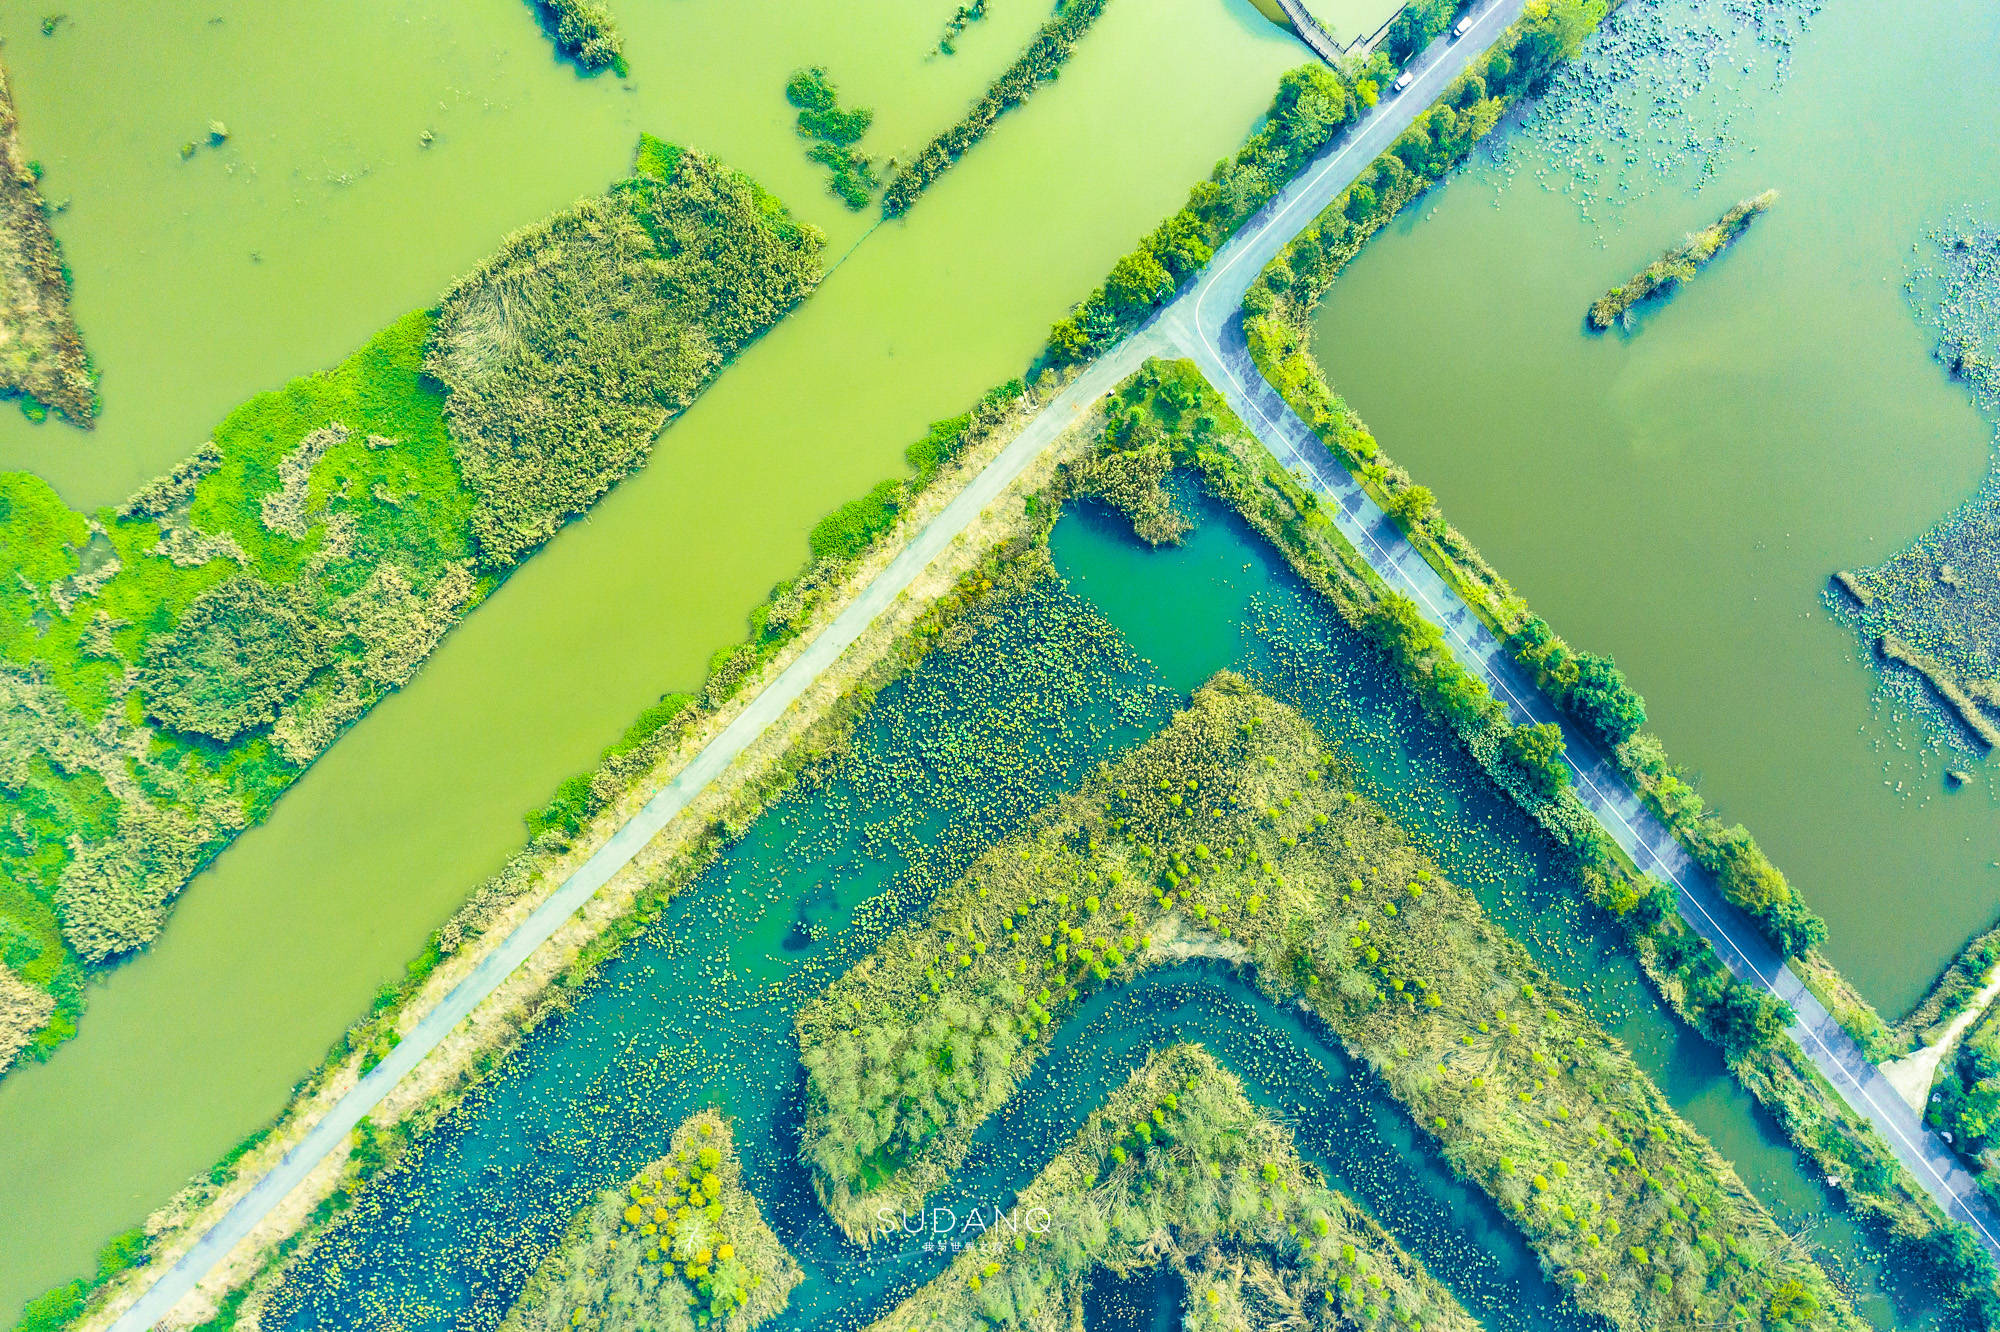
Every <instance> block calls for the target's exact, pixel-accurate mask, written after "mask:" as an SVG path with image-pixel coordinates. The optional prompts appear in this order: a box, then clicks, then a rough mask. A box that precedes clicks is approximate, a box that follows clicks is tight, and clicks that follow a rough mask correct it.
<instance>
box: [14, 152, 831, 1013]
mask: <svg viewBox="0 0 2000 1332" xmlns="http://www.w3.org/2000/svg"><path fill="white" fill-rule="evenodd" d="M639 167H640V169H639V171H638V173H637V174H635V175H634V176H633V177H632V178H630V179H628V180H626V181H624V182H621V183H620V184H619V185H617V186H616V187H615V188H613V189H612V190H611V191H610V192H609V193H607V194H603V195H600V196H597V197H595V198H591V199H586V200H584V201H583V202H582V203H579V204H577V205H576V206H574V207H573V208H570V209H568V210H566V211H564V212H562V213H558V214H556V215H555V216H554V217H551V218H549V219H548V220H547V221H545V222H542V223H539V224H537V225H535V226H533V227H530V228H528V229H526V230H524V231H522V232H520V233H518V234H516V235H515V236H514V237H512V238H511V239H510V240H509V241H508V242H507V243H506V245H505V246H504V247H503V248H502V249H501V250H500V252H499V253H498V254H496V255H495V256H494V257H493V258H492V259H491V260H489V261H488V262H487V263H486V264H484V265H483V266H481V267H480V268H479V269H478V270H477V271H475V272H473V273H471V274H469V275H468V276H466V277H465V278H464V279H462V280H461V281H460V282H459V283H458V284H457V285H456V286H455V287H453V288H452V290H451V291H450V292H449V293H448V294H447V295H446V296H445V298H444V300H443V302H442V303H441V304H440V305H439V306H438V307H437V308H436V309H433V310H420V311H417V312H416V313H413V314H410V315H408V316H406V317H404V318H402V319H400V320H398V321H397V322H396V323H394V324H392V325H390V326H389V328H388V329H386V330H384V331H383V332H382V333H381V334H379V335H378V336H377V337H376V338H375V339H374V340H373V341H371V342H370V343H369V344H368V345H367V346H365V347H364V348H362V349H361V350H360V351H359V352H357V353H355V354H354V355H353V356H351V357H350V358H348V359H347V360H346V361H344V362H342V363H341V364H340V365H338V366H336V367H334V368H333V369H332V370H329V371H326V372H324V373H321V374H317V375H311V376H307V377H305V378H302V379H298V380H294V381H293V382H292V383H291V384H288V385H287V386H285V387H284V388H283V389H281V390H279V391H277V392H275V393H267V394H264V395H263V396H261V397H258V398H255V399H253V400H252V401H250V402H249V403H247V404H245V405H244V406H243V407H241V408H239V409H238V410H237V411H236V412H234V413H233V414H232V415H231V416H230V417H229V418H228V419H227V420H225V421H224V422H223V423H222V425H221V426H220V427H218V428H217V430H216V431H215V434H214V436H213V438H212V439H211V441H210V442H209V443H207V444H205V445H203V446H202V448H201V449H200V450H199V451H197V452H196V453H195V454H194V455H193V456H192V457H190V458H188V459H187V460H186V461H185V462H184V463H182V464H181V465H180V466H179V467H177V468H175V469H174V471H173V472H171V473H170V474H168V475H167V476H164V477H161V478H160V479H159V480H157V481H155V482H153V483H152V484H151V485H149V486H147V487H146V488H145V489H144V490H142V491H141V492H140V493H139V494H137V495H134V496H133V497H132V498H131V499H129V500H128V501H126V502H125V503H124V504H123V505H122V506H120V507H118V508H116V509H107V510H105V511H103V512H101V513H98V514H95V515H88V514H83V513H77V512H75V511H73V510H71V509H69V508H68V507H67V506H66V505H64V504H63V502H62V501H61V499H60V498H59V497H58V496H57V495H56V493H55V492H54V491H53V490H52V489H51V488H50V487H49V486H48V485H46V484H45V483H44V482H42V481H41V480H39V479H38V478H36V477H34V476H30V475H27V474H24V473H6V474H0V562H3V563H4V566H5V569H4V572H5V574H6V577H5V579H4V586H0V792H4V796H5V807H6V812H7V817H6V820H5V822H4V824H0V964H4V965H5V966H7V967H8V968H11V970H12V972H13V973H14V974H15V975H17V976H18V977H19V978H21V979H22V980H25V981H26V982H27V983H29V984H31V985H33V986H35V987H36V988H38V989H41V990H44V991H47V992H49V993H51V994H52V995H54V997H55V999H56V1001H57V1002H56V1005H55V1008H54V1016H53V1017H52V1018H51V1020H50V1021H49V1023H48V1025H46V1026H44V1027H43V1028H42V1029H41V1032H40V1034H39V1035H38V1036H37V1037H35V1039H34V1041H33V1043H32V1044H31V1045H30V1047H29V1048H30V1049H31V1050H45V1049H47V1048H49V1047H51V1046H53V1045H54V1044H55V1043H57V1042H59V1041H60V1040H62V1039H63V1038H64V1037H65V1036H67V1035H68V1034H69V1032H70V1030H72V1024H73V1023H74V1020H75V1017H76V1015H77V1013H78V1011H79V1010H80V1008H81V1006H82V974H83V973H82V971H81V968H80V965H79V964H98V963H103V962H106V961H108V960H110V959H113V958H116V957H118V956H120V955H121V954H125V953H129V952H130V951H132V950H133V949H136V948H139V947H141V946H143V945H144V944H145V943H147V942H148V941H149V940H150V939H152V938H153V936H154V935H155V934H157V933H158V932H159V929H160V927H161V925H162V923H163V922H164V920H165V918H166V913H167V909H168V906H169V904H170V902H171V901H172V899H173V897H174V895H175V894H176V893H178V892H179V891H180V888H181V886H182V885H183V884H184V883H186V882H187V880H188V878H189V876H190V875H192V874H193V873H194V872H195V871H196V870H197V869H198V868H200V866H201V865H202V864H204V863H205V862H206V861H207V860H208V859H209V858H210V857H211V856H213V855H214V854H215V853H216V851H217V850H219V849H220V848H221V847H222V846H223V845H224V844H226V843H227V842H228V841H229V840H230V839H231V838H232V837H234V836H235V835H236V833H237V832H239V831H240V830H242V829H243V828H244V827H246V826H248V825H249V824H252V823H255V822H257V821H258V820H259V819H261V818H263V817H264V815H265V813H266V812H267V811H268V810H269V809H270V807H271V805H272V803H273V802H274V801H275V800H276V799H277V797H278V796H279V794H280V793H281V792H282V791H283V790H284V789H285V788H286V787H287V786H289V785H290V784H291V782H292V781H293V780H295V779H296V778H297V777H298V775H299V773H300V772H301V771H302V770H303V769H304V768H305V767H306V766H307V765H308V764H310V763H311V762H312V761H313V760H314V759H315V758H316V757H317V756H318V755H319V754H320V753H322V752H323V751H324V750H325V749H326V748H327V746H328V745H330V744H331V743H332V742H333V741H334V739H335V738H336V737H337V736H338V735H339V734H340V733H341V731H342V730H344V729H345V728H346V727H347V726H348V725H350V724H351V723H352V722H354V721H355V719H357V718H358V717H360V716H361V715H362V714H363V713H365V712H366V711H367V710H368V709H369V708H370V707H371V706H372V705H373V704H374V703H375V702H376V701H377V700H378V699H380V698H381V697H382V696H383V695H384V694H385V693H387V692H388V691H389V690H391V689H394V688H396V687H397V686H398V685H400V684H402V683H404V682H405V681H407V680H409V679H410V678H411V676H412V675H414V674H415V672H416V670H417V669H418V667H419V666H420V665H421V664H422V662H423V661H424V659H425V657H426V656H427V655H428V654H429V653H430V651H431V650H432V649H433V648H434V647H435V646H436V645H437V643H438V642H439V640H440V639H442V638H443V636H444V635H445V634H446V633H447V632H448V631H449V630H450V629H451V627H452V626H453V625H454V624H456V623H457V622H458V620H459V619H460V618H461V617H462V616H464V615H465V614H466V612H467V611H468V610H470V609H471V608H472V607H473V606H474V605H476V604H477V603H478V602H479V601H480V600H482V599H483V598H484V597H485V596H486V595H488V594H489V593H490V592H491V591H492V589H493V588H494V587H495V586H497V585H498V583H499V581H500V580H501V579H502V578H504V577H505V576H506V574H507V572H508V571H509V570H510V569H512V568H513V567H514V566H515V565H516V564H518V563H519V562H520V561H521V560H522V559H523V558H525V557H526V556H527V555H528V554H529V553H530V552H531V551H533V550H534V549H535V548H536V547H537V546H538V545H540V544H541V543H542V542H543V541H545V540H547V539H548V537H549V536H551V535H552V534H553V533H554V532H555V531H556V530H557V528H559V527H560V526H561V525H562V524H563V523H564V522H565V521H566V520H568V519H569V518H571V517H573V516H575V515H576V514H579V513H582V512H583V511H584V510H586V509H587V508H589V507H590V505H591V504H592V503H594V502H595V501H596V500H597V499H598V498H599V497H600V496H601V495H603V494H604V492H605V491H606V490H608V489H610V488H611V486H613V485H615V484H616V483H617V482H618V481H619V480H621V479H622V478H623V477H625V476H626V475H627V474H628V473H630V472H631V471H632V470H633V469H635V468H636V467H638V466H639V465H640V464H641V463H642V462H643V461H644V460H645V458H646V456H647V454H648V452H649V451H650V450H651V448H652V443H653V439H654V436H655V435H656V434H657V433H658V432H659V430H660V428H661V427H662V426H663V425H665V424H666V422H667V421H668V420H669V419H670V418H671V417H672V416H674V414H675V413H677V412H679V411H680V410H681V409H682V408H683V407H685V406H686V405H687V404H688V403H689V402H690V401H692V400H693V398H694V396H695V395H696V394H697V393H699V392H700V391H701V389H702V387H703V386H704V385H705V384H707V383H708V381H709V380H710V379H711V378H713V376H714V375H715V373H716V372H717V370H718V369H719V368H720V367H721V366H722V365H724V364H725V363H726V362H727V361H728V360H729V358H730V357H731V356H732V355H734V354H735V353H736V351H737V350H738V349H740V348H741V347H742V346H743V345H744V344H745V343H746V342H748V341H749V340H750V339H752V338H754V337H756V336H757V335H758V334H759V333H761V332H762V331H763V330H764V329H766V328H768V327H769V326H770V325H771V324H772V323H773V322H775V321H777V320H778V319H781V318H783V317H784V315H785V314H786V313H787V312H788V311H789V310H791V309H792V307H793V306H795V305H796V304H797V303H798V302H799V301H800V300H802V299H803V298H804V297H805V296H806V294H807V293H809V292H810V291H811V290H812V289H813V287H814V286H815V284H816V283H817V282H818V280H819V276H820V273H821V250H822V242H821V238H820V236H819V234H818V233H817V232H816V231H815V230H814V229H813V228H811V227H808V226H804V225H802V224H800V223H798V222H795V221H793V220H792V219H791V218H790V216H789V215H788V214H787V213H786V211H785V209H784V207H783V206H782V205H781V204H780V203H779V202H778V201H777V200H776V199H774V198H773V197H772V196H771V195H769V194H767V193H765V192H764V191H763V190H762V189H761V188H759V187H758V186H757V185H756V183H755V182H753V181H751V180H750V179H749V178H748V177H746V176H744V175H742V174H740V173H738V172H735V171H731V170H729V169H727V168H725V167H723V166H721V165H719V164H717V163H715V162H713V161H711V160H710V159H708V158H707V157H704V156H703V155H702V154H700V153H698V152H694V151H691V150H682V149H680V148H678V147H675V146H674V145H671V144H666V143H663V142H661V141H659V140H657V139H651V138H650V137H649V138H647V139H646V140H645V141H644V142H643V144H642V147H641V152H640V162H639ZM20 1007H21V1006H20V1005H12V1006H11V1008H12V1009H13V1010H14V1011H16V1012H18V1011H19V1010H20ZM18 1037H19V1032H18V1030H17V1031H15V1032H14V1033H13V1034H12V1035H10V1036H8V1037H6V1038H4V1039H0V1048H5V1047H6V1046H7V1045H8V1044H10V1043H12V1042H15V1041H17V1040H18Z"/></svg>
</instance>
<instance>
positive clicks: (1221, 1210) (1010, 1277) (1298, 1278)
mask: <svg viewBox="0 0 2000 1332" xmlns="http://www.w3.org/2000/svg"><path fill="white" fill-rule="evenodd" d="M1160 1264H1167V1265H1169V1266H1171V1267H1172V1268H1173V1269H1174V1270H1175V1271H1177V1272H1178V1273H1180V1274H1181V1275H1182V1276H1183V1278H1184V1279H1185V1280H1186V1282H1187V1289H1188V1300H1187V1305H1186V1308H1185V1310H1184V1314H1183V1317H1184V1320H1185V1321H1184V1326H1186V1327H1188V1328H1202V1329H1206V1328H1218V1329H1219V1328H1251V1327H1280V1326H1290V1325H1298V1326H1319V1325H1321V1322H1320V1320H1324V1325H1326V1326H1335V1327H1341V1328H1371V1329H1372V1328H1390V1327H1400V1328H1410V1329H1429V1332H1472V1329H1474V1328H1476V1327H1477V1326H1478V1324H1477V1323H1475V1322H1474V1321H1473V1320H1472V1318H1471V1317H1470V1316H1469V1315H1468V1314H1467V1313H1466V1312H1465V1310H1464V1309H1463V1308H1461V1307H1460V1306H1459V1304H1458V1302H1457V1301H1456V1300H1455V1299H1453V1298H1452V1296H1451V1294H1450V1292H1448V1291H1446V1290H1445V1289H1444V1287H1442V1286H1440V1285H1439V1284H1438V1283H1437V1282H1436V1281H1435V1280H1434V1279H1433V1278H1432V1277H1431V1276H1430V1274H1429V1273H1428V1272H1426V1271H1424V1269H1423V1267H1422V1265H1421V1264H1419V1263H1418V1262H1417V1261H1416V1260H1415V1259H1414V1258H1412V1257H1410V1255H1409V1254H1407V1253H1405V1252H1404V1251H1403V1250H1402V1249H1401V1248H1400V1247H1399V1246H1398V1245H1397V1244H1396V1242H1395V1240H1394V1239H1392V1238H1391V1237H1390V1236H1389V1235H1388V1234H1387V1233H1386V1232H1384V1231H1383V1230H1382V1228H1381V1227H1380V1226H1378V1225H1376V1224H1375V1223H1374V1222H1373V1221H1371V1220H1369V1219H1368V1217H1367V1216H1366V1215H1364V1214H1363V1213H1362V1212H1361V1211H1360V1209H1359V1208H1357V1207H1355V1205H1354V1204H1353V1203H1352V1202H1350V1201H1349V1200H1348V1199H1347V1198H1346V1197H1345V1196H1343V1195H1342V1194H1339V1193H1336V1192H1334V1191H1333V1190H1331V1189H1328V1188H1327V1187H1326V1186H1325V1185H1324V1183H1323V1182H1322V1181H1321V1180H1320V1178H1319V1176H1318V1173H1317V1172H1316V1171H1314V1170H1313V1169H1312V1167H1310V1166H1308V1165H1306V1164H1305V1163H1304V1162H1302V1161H1301V1160H1300V1159H1299V1157H1298V1153H1297V1151H1296V1149H1295V1148H1294V1147H1293V1145H1292V1142H1291V1136H1290V1135H1289V1134H1288V1133H1287V1132H1286V1131H1285V1130H1284V1129H1283V1128H1281V1127H1279V1126H1278V1125H1276V1124H1274V1123H1272V1122H1271V1120H1270V1119H1269V1118H1268V1117H1266V1116H1265V1115H1263V1114H1261V1113H1260V1112H1258V1111H1257V1109H1256V1108H1255V1107H1253V1106H1252V1105H1251V1104H1250V1102H1249V1101H1248V1100H1247V1099H1246V1098H1245V1097H1244V1095H1243V1088H1242V1085H1241V1084H1240V1083H1239V1082H1238V1081H1237V1080H1236V1079H1235V1077H1234V1076H1232V1075H1231V1074H1230V1073H1229V1072H1228V1071H1227V1070H1226V1069H1224V1068H1222V1067H1221V1066H1220V1065H1218V1064H1217V1063H1216V1062H1215V1060H1214V1059H1213V1057H1211V1056H1210V1055H1209V1054H1208V1052H1207V1051H1205V1050H1203V1049H1202V1048H1201V1047H1200V1046H1198V1045H1177V1046H1173V1047H1171V1048H1169V1049H1167V1050H1163V1051H1160V1052H1159V1053H1157V1054H1154V1055H1152V1056H1151V1057H1150V1058H1148V1059H1147V1061H1146V1063H1145V1065H1144V1066H1143V1067H1141V1068H1140V1069H1139V1071H1138V1072H1136V1073H1134V1074H1133V1075H1132V1077H1131V1078H1130V1079H1129V1080H1128V1081H1127V1082H1126V1083H1125V1084H1124V1085H1123V1086H1122V1087H1120V1088H1119V1089H1118V1090H1117V1091H1115V1092H1113V1093H1112V1095H1111V1096H1110V1098H1109V1099H1108V1100H1106V1102H1105V1103H1104V1105H1103V1106H1102V1107H1101V1108H1100V1109H1098V1110H1097V1111H1095V1112H1094V1113H1093V1114H1092V1115H1091V1117H1090V1119H1089V1120H1088V1121H1087V1122H1086V1123H1085V1124H1084V1126H1083V1128H1082V1129H1081V1130H1079V1131H1078V1133H1077V1135H1076V1136H1075V1137H1074V1138H1073V1139H1071V1140H1070V1142H1069V1143H1068V1144H1067V1145H1066V1146H1065V1147H1064V1148H1063V1149H1062V1151H1061V1152H1060V1153H1059V1154H1058V1155H1057V1156H1056V1157H1055V1159H1054V1160H1052V1161H1050V1162H1049V1164H1048V1165H1047V1166H1046V1167H1044V1168H1043V1170H1042V1172H1041V1173H1040V1174H1039V1175H1037V1176H1036V1177H1035V1179H1034V1181H1033V1182H1032V1183H1030V1184H1029V1185H1028V1186H1027V1187H1026V1188H1024V1189H1022V1190H1021V1192H1020V1194H1019V1195H1018V1196H1017V1197H1016V1198H1015V1200H1014V1205H1013V1206H1012V1208H1010V1209H1009V1210H1008V1212H1007V1213H1005V1214H1004V1219H1003V1220H1002V1221H1001V1222H1000V1223H998V1224H996V1225H994V1226H993V1227H992V1228H990V1229H989V1230H988V1231H987V1232H986V1233H985V1235H984V1236H983V1237H982V1238H981V1239H980V1240H979V1241H978V1242H977V1243H975V1244H972V1245H969V1246H968V1247H967V1248H966V1249H965V1251H964V1252H962V1253H960V1254H959V1255H958V1257H957V1258H955V1259H954V1260H953V1261H952V1264H951V1266H950V1267H949V1268H947V1269H946V1270H945V1271H944V1272H943V1273H942V1274H940V1275H939V1276H938V1277H936V1278H935V1279H934V1280H932V1281H931V1282H929V1283H928V1284H927V1285H925V1286H924V1288H923V1289H922V1290H920V1291H918V1292H917V1293H916V1294H915V1295H913V1296H911V1297H910V1298H909V1299H908V1300H906V1301H905V1302H904V1303H903V1304H902V1305H900V1306H898V1307H897V1308H896V1309H895V1310H894V1311H893V1312H891V1313H889V1314H888V1315H886V1316H885V1317H883V1318H881V1319H878V1320H877V1321H876V1322H875V1323H873V1324H871V1325H870V1332H891V1330H892V1329H902V1328H919V1327H922V1328H929V1327H942V1328H951V1329H983V1328H987V1327H1028V1328H1055V1327H1059V1326H1075V1325H1077V1324H1076V1322H1075V1315H1076V1312H1077V1309H1078V1305H1079V1302H1080V1299H1081V1295H1082V1290H1083V1286H1084V1283H1085V1282H1086V1281H1087V1280H1088V1279H1089V1278H1090V1276H1091V1274H1092V1272H1093V1270H1095V1269H1097V1268H1103V1269H1106V1270H1109V1271H1112V1272H1117V1273H1121V1274H1122V1273H1129V1272H1132V1271H1136V1270H1140V1269H1143V1268H1147V1267H1152V1266H1156V1265H1160ZM1290 1319H1299V1320H1302V1321H1300V1322H1298V1323H1296V1324H1294V1323H1292V1322H1290V1321H1288V1320H1290ZM1306 1320H1309V1321H1306Z"/></svg>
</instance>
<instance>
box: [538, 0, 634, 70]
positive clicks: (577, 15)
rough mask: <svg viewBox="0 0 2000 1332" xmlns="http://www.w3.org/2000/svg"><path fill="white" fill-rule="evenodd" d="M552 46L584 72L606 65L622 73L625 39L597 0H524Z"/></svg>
mask: <svg viewBox="0 0 2000 1332" xmlns="http://www.w3.org/2000/svg"><path fill="white" fill-rule="evenodd" d="M528 4H529V5H530V6H532V7H533V9H534V11H535V17H536V18H537V19H539V20H540V21H541V24H542V31H544V32H546V33H547V34H548V35H549V40H550V41H552V42H554V43H555V44H556V49H557V50H558V51H561V52H562V53H563V54H564V55H566V56H568V57H569V58H570V59H571V60H574V61H575V62H576V63H577V67H578V68H579V69H581V70H583V71H584V72H585V73H587V74H595V73H596V72H597V71H598V70H600V69H609V70H611V71H612V72H613V73H615V74H618V75H619V76H620V77H623V75H624V73H625V42H624V39H623V38H621V37H620V36H619V35H618V24H617V22H616V20H614V19H613V18H612V17H611V11H610V10H608V9H606V8H605V7H604V6H603V5H600V4H598V3H597V0H528Z"/></svg>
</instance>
